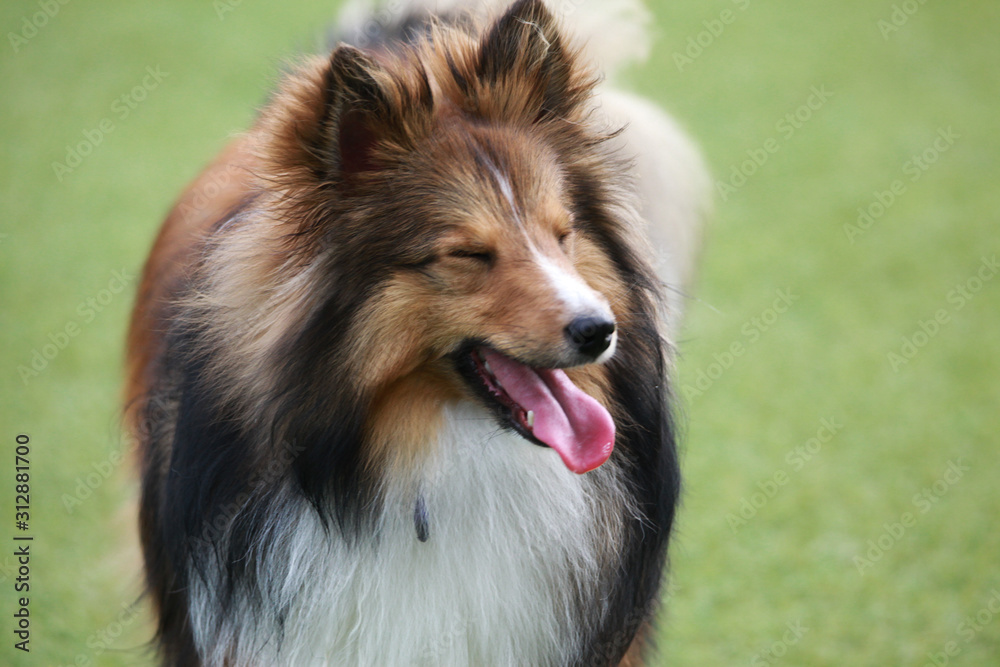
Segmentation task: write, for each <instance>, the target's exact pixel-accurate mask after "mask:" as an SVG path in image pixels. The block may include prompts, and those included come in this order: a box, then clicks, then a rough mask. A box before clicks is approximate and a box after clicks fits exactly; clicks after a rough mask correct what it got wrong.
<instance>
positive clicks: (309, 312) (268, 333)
mask: <svg viewBox="0 0 1000 667" xmlns="http://www.w3.org/2000/svg"><path fill="white" fill-rule="evenodd" d="M391 4H393V5H395V6H394V7H393V8H392V9H393V11H391V12H388V13H386V14H384V15H378V16H377V17H376V18H377V20H374V23H373V22H372V21H369V22H368V23H364V19H362V23H360V24H358V23H355V24H354V26H353V27H354V28H356V29H354V30H353V31H352V26H351V25H350V24H342V25H341V26H340V28H339V37H338V42H339V43H338V44H337V46H336V47H335V48H333V50H332V53H331V54H328V55H327V56H324V57H311V58H306V59H304V60H302V61H301V62H300V63H298V64H297V65H295V66H294V67H293V68H292V69H291V71H290V72H288V73H287V74H286V75H285V76H284V77H283V80H282V82H281V83H280V84H279V86H278V87H277V90H276V92H274V94H273V95H272V97H271V98H270V100H269V101H268V102H267V104H266V106H265V107H264V108H263V110H262V111H261V112H260V115H259V117H258V119H257V120H256V122H255V123H254V125H253V126H252V128H251V129H250V130H249V131H247V132H246V133H245V134H244V135H242V136H240V137H239V138H237V139H235V140H234V141H233V142H232V143H231V144H230V145H229V147H228V148H226V149H225V150H224V151H223V153H222V154H221V155H220V156H219V158H218V159H217V160H216V161H215V162H214V163H213V164H212V165H210V166H209V167H208V168H207V169H206V171H204V173H202V174H201V176H200V177H199V178H198V179H197V180H196V181H195V182H194V183H193V184H192V185H191V186H190V187H189V188H188V189H187V190H186V191H185V192H184V193H183V194H182V195H181V197H180V199H179V201H178V202H177V204H176V206H175V208H174V209H173V211H172V212H171V213H170V215H169V217H168V218H167V220H166V222H165V224H164V226H163V228H162V230H161V232H160V234H159V237H158V239H157V240H156V242H155V245H154V247H153V250H152V254H151V256H150V257H149V260H148V263H147V264H146V267H145V271H144V274H143V278H142V283H141V286H140V289H139V294H138V300H137V303H136V307H135V311H134V314H133V319H132V323H131V330H130V334H129V339H128V374H129V378H128V385H127V390H126V393H127V399H126V400H127V405H128V410H129V412H128V414H129V420H130V426H131V428H132V429H133V430H134V432H135V433H136V437H137V438H138V439H139V440H140V445H141V449H140V451H141V452H142V456H141V468H142V493H141V500H140V503H141V505H140V517H139V523H140V533H141V539H142V545H143V552H144V558H145V572H146V582H147V585H148V595H149V598H150V600H151V602H152V606H153V608H154V610H155V613H156V617H157V622H158V633H157V637H156V640H155V641H156V645H157V647H158V650H159V653H160V655H161V657H162V660H163V664H165V665H177V666H184V667H192V666H196V665H206V666H208V665H211V666H219V667H221V666H243V665H262V666H269V665H296V666H297V665H372V666H391V667H397V666H404V665H434V666H439V665H517V666H519V667H524V666H527V665H531V666H538V665H585V664H586V665H619V664H620V665H638V664H640V663H641V660H642V653H643V647H644V645H645V644H646V643H647V642H646V640H647V639H648V636H649V634H651V633H650V632H649V626H650V623H651V620H652V619H653V616H654V614H655V613H656V611H657V607H658V604H657V601H658V599H659V597H660V586H661V581H662V579H663V571H664V567H665V563H666V556H667V542H668V537H669V535H670V531H671V526H672V524H673V521H674V513H675V506H676V504H677V501H678V493H679V470H678V461H677V454H676V449H675V430H674V427H673V425H672V421H671V409H670V406H671V403H670V393H669V389H668V388H669V381H668V374H669V370H670V368H671V348H670V344H669V342H668V340H669V337H668V334H669V329H670V328H673V327H675V326H676V320H677V313H678V306H679V303H678V302H677V300H676V299H673V298H671V297H669V296H668V297H664V296H663V295H662V294H661V292H664V291H665V290H664V289H663V283H666V285H667V287H668V288H669V289H670V292H671V294H676V293H678V292H681V291H683V289H684V286H685V284H686V281H687V279H688V277H689V274H690V272H691V266H692V259H691V258H692V255H693V254H694V252H693V250H694V246H695V244H696V241H697V237H698V231H697V230H698V224H699V217H700V211H701V207H702V195H703V192H704V190H705V188H704V180H705V179H704V175H703V172H702V167H701V163H700V161H699V158H698V155H697V152H696V151H695V150H694V149H693V148H692V146H691V144H690V143H689V142H688V140H687V139H686V138H685V137H684V136H683V134H681V133H680V132H679V131H678V130H677V129H676V127H675V125H674V124H673V122H672V121H671V120H670V119H669V118H667V117H666V116H665V115H664V114H663V113H661V112H660V111H658V110H657V109H656V107H655V106H653V105H652V104H651V103H650V102H647V101H645V100H642V99H640V98H638V97H635V96H632V95H628V94H624V93H620V92H615V91H614V90H613V89H611V88H610V87H609V86H608V85H607V84H606V83H604V82H602V81H601V79H600V77H599V76H598V74H597V69H596V68H595V67H594V64H593V63H592V61H591V55H589V54H591V53H599V49H600V48H601V46H600V44H601V43H602V42H601V40H602V39H604V40H607V39H608V38H609V35H610V34H611V33H613V32H614V30H613V24H614V21H613V20H610V19H609V21H607V22H601V21H598V22H597V23H598V24H599V27H598V28H596V29H595V31H594V36H593V40H592V41H593V42H594V43H595V44H596V46H593V48H594V49H596V50H594V51H588V50H587V49H586V48H584V47H581V46H579V44H581V43H582V42H578V41H577V40H578V39H579V37H577V36H575V34H576V33H574V32H573V31H571V30H569V29H567V27H566V26H564V25H563V24H562V23H561V20H562V19H560V18H559V17H558V16H557V15H556V13H555V12H553V11H550V9H549V8H547V7H546V6H545V5H544V4H543V3H542V2H541V0H519V1H518V2H516V3H514V4H513V5H511V6H506V7H497V6H496V5H495V3H490V4H487V5H486V7H485V8H482V7H480V8H478V9H469V8H466V9H463V8H462V7H458V6H455V3H446V2H434V1H431V0H425V2H424V3H423V4H421V3H420V2H417V1H414V0H410V1H408V2H406V3H404V2H402V0H399V1H397V2H395V3H391ZM579 4H580V3H579V2H577V3H567V6H568V7H569V9H571V10H573V12H571V14H574V15H573V16H570V17H568V18H570V19H572V20H577V19H580V18H582V17H584V16H585V15H587V14H586V12H585V10H584V9H583V8H581V7H579ZM445 5H447V6H448V9H447V10H446V11H443V12H438V13H435V12H432V11H430V10H429V9H428V8H429V7H435V8H440V7H441V6H445ZM355 9H356V7H355ZM632 9H637V8H636V7H632ZM587 16H593V15H592V14H590V15H587ZM637 16H639V18H641V13H639V14H637ZM633 18H634V17H633ZM629 20H630V19H627V18H626V19H622V20H621V21H619V23H620V24H621V25H623V26H626V27H627V28H629V29H626V30H624V32H622V31H619V32H617V33H615V34H618V35H619V36H621V35H623V34H624V35H626V36H627V35H629V34H633V33H634V34H638V33H636V32H635V30H634V29H635V24H634V23H629ZM578 22H579V21H578ZM366 25H375V26H376V27H377V29H376V30H374V31H371V30H367V29H366V28H365V26H366ZM629 30H632V31H633V32H631V33H630V32H629ZM584 32H585V31H584ZM362 38H363V39H362ZM605 44H606V41H605ZM605 52H606V53H607V52H610V51H609V50H607V49H606V51H605ZM626 123H628V125H627V126H625V127H624V128H623V125H625V124H626ZM647 236H648V237H652V238H653V239H654V240H656V241H657V243H658V245H659V254H658V255H654V251H653V250H652V249H651V248H652V246H651V244H649V243H648V241H647V240H646V237H647ZM657 265H658V266H659V269H658V270H657Z"/></svg>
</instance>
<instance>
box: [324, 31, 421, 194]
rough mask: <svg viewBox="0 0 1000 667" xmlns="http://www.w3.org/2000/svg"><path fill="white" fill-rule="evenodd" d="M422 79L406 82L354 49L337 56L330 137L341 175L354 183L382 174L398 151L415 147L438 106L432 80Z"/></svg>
mask: <svg viewBox="0 0 1000 667" xmlns="http://www.w3.org/2000/svg"><path fill="white" fill-rule="evenodd" d="M417 78H418V80H416V81H411V82H406V81H401V80H399V79H397V78H395V77H394V76H393V75H392V74H391V73H390V72H389V71H388V70H387V69H386V68H384V67H382V66H381V65H380V64H378V63H377V62H376V61H375V60H374V59H373V58H371V57H369V56H368V55H366V54H365V53H364V52H363V51H361V50H360V49H357V48H355V47H353V46H348V45H342V46H339V47H338V48H337V49H336V50H335V51H334V52H333V55H332V56H331V57H330V69H329V72H328V76H327V83H326V85H327V91H326V92H327V95H328V99H329V104H328V108H327V114H326V120H325V123H326V127H327V130H326V133H325V134H326V140H327V142H328V145H329V147H330V148H332V149H333V150H332V154H333V157H334V160H333V161H334V163H335V164H334V171H335V172H337V173H336V175H337V176H339V177H341V178H343V179H346V180H350V178H351V176H353V175H356V174H361V173H363V172H367V171H373V170H376V169H379V168H381V167H382V166H384V161H385V158H387V157H388V156H389V155H391V154H392V153H393V151H394V150H399V149H401V148H403V149H405V147H406V146H408V145H410V143H411V140H412V138H413V136H414V134H415V133H416V132H418V128H419V126H420V122H419V120H420V116H421V114H424V115H425V116H426V115H427V113H426V112H428V111H429V109H430V107H431V103H432V102H431V91H430V83H429V82H428V81H427V78H426V75H424V74H421V75H420V76H418V77H417ZM380 158H382V159H380Z"/></svg>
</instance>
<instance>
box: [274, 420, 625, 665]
mask: <svg viewBox="0 0 1000 667" xmlns="http://www.w3.org/2000/svg"><path fill="white" fill-rule="evenodd" d="M418 496H422V498H423V501H424V505H425V507H426V515H427V527H428V534H429V539H427V541H426V542H421V541H419V540H418V539H417V531H416V528H415V526H414V508H415V505H416V502H417V498H418ZM623 502H624V501H623V496H622V493H621V484H620V480H619V479H618V475H617V473H616V471H615V470H614V469H613V468H612V466H611V465H610V464H606V465H605V466H604V467H602V468H601V469H599V470H597V471H594V472H592V473H588V474H587V475H584V476H579V475H576V474H574V473H572V472H570V471H568V470H567V469H566V467H565V466H564V465H563V464H562V462H561V461H560V459H559V457H558V456H557V454H556V453H555V452H554V451H552V450H549V449H546V448H542V447H538V446H535V445H533V444H530V443H528V442H526V441H525V440H523V439H522V438H520V437H519V436H517V435H513V434H510V433H506V432H503V431H501V430H500V429H499V428H498V427H497V426H496V423H495V422H494V420H493V419H492V418H491V417H490V416H489V415H487V414H486V412H485V411H483V410H482V409H480V408H479V407H477V406H473V405H463V406H459V407H456V408H452V409H450V410H449V412H448V414H447V415H446V426H445V428H444V429H443V431H442V433H441V436H440V443H439V447H438V449H437V452H436V454H435V455H434V456H433V457H432V458H431V459H430V460H428V461H427V462H426V465H425V466H424V467H423V469H422V470H418V471H415V474H414V477H413V479H412V480H409V481H406V482H399V483H396V485H395V486H393V487H391V488H387V489H386V502H385V508H384V512H383V515H382V517H381V520H380V523H379V529H378V536H377V538H376V539H374V540H371V541H369V542H363V543H360V544H353V545H349V544H347V543H345V542H343V541H342V540H340V539H339V538H334V539H333V540H331V538H330V537H328V536H325V535H324V534H323V532H322V531H321V530H320V529H319V527H318V525H316V523H315V520H313V519H310V518H308V517H306V516H303V517H300V519H299V524H300V527H299V529H297V530H296V531H295V537H294V544H292V545H290V549H289V552H288V556H289V559H290V565H291V566H292V569H291V572H290V574H289V581H288V582H287V584H288V586H290V587H296V588H298V589H299V594H298V595H297V596H296V597H297V600H298V601H297V603H296V607H295V608H294V611H293V613H292V615H291V617H290V618H289V619H288V621H287V622H286V624H285V632H284V639H283V641H282V642H281V649H280V654H278V655H273V653H272V657H271V658H269V659H268V660H267V662H269V663H272V664H281V665H296V666H298V665H355V666H356V665H373V666H374V665H378V666H384V665H393V666H397V665H398V666H403V665H435V666H439V665H440V666H445V665H519V666H520V665H547V664H560V663H562V662H565V660H566V659H567V658H568V657H570V656H571V655H572V654H573V652H574V651H575V650H576V649H577V648H578V645H579V639H580V635H581V627H582V626H581V624H583V623H586V620H587V619H586V618H584V617H583V615H582V614H581V613H580V609H581V606H582V607H583V608H585V609H587V614H588V617H589V618H591V619H592V618H593V615H594V614H595V613H596V615H597V616H598V617H599V615H600V610H601V602H600V600H601V597H602V595H601V589H602V586H601V585H600V581H601V576H600V572H602V571H603V572H605V573H606V572H608V568H609V566H610V565H612V563H613V554H614V552H615V548H614V546H615V545H616V544H617V542H618V541H619V539H620V532H621V520H620V517H621V512H622V503H623ZM286 590H287V589H286ZM581 601H583V603H584V604H583V605H581ZM267 652H268V651H267V650H266V649H265V651H264V653H267Z"/></svg>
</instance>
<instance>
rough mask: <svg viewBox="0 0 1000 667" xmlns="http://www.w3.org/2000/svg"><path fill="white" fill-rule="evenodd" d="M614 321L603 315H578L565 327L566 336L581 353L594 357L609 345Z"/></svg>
mask: <svg viewBox="0 0 1000 667" xmlns="http://www.w3.org/2000/svg"><path fill="white" fill-rule="evenodd" d="M614 332H615V323H614V322H612V321H611V320H606V319H604V318H603V317H578V318H576V319H575V320H573V321H572V322H570V323H569V326H567V327H566V337H567V338H569V339H570V341H571V342H572V343H573V346H574V347H576V349H577V350H579V351H580V352H582V353H583V354H585V355H587V356H588V357H591V358H593V359H596V358H597V357H599V356H601V354H602V353H603V352H604V351H605V350H606V349H608V346H609V345H611V334H613V333H614Z"/></svg>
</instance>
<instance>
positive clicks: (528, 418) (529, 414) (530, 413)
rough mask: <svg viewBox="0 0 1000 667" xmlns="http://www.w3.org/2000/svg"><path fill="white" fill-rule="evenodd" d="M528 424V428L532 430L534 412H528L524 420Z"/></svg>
mask: <svg viewBox="0 0 1000 667" xmlns="http://www.w3.org/2000/svg"><path fill="white" fill-rule="evenodd" d="M525 421H526V422H527V423H528V428H532V427H534V425H535V412H534V410H528V416H527V417H526V418H525Z"/></svg>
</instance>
